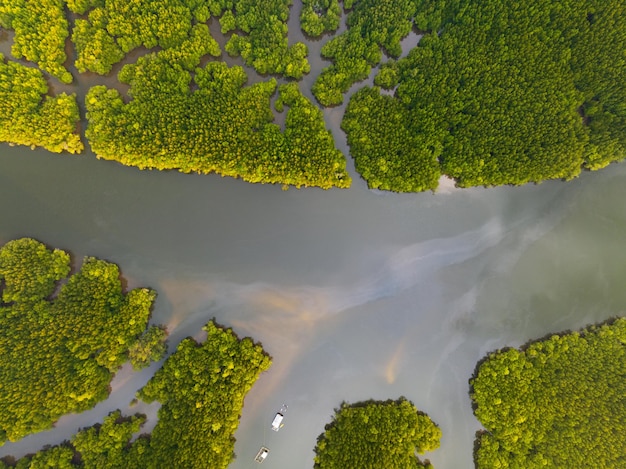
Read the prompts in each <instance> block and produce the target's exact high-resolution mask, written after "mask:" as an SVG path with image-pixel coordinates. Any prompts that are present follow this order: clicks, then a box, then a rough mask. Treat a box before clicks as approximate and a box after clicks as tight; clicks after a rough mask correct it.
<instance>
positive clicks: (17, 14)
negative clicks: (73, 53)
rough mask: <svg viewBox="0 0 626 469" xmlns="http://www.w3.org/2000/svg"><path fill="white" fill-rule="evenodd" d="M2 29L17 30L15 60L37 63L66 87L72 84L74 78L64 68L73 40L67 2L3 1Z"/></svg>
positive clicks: (1, 8) (13, 50)
mask: <svg viewBox="0 0 626 469" xmlns="http://www.w3.org/2000/svg"><path fill="white" fill-rule="evenodd" d="M0 26H2V27H3V28H6V29H13V30H15V38H14V41H13V46H12V47H11V54H12V55H13V57H15V58H16V59H21V58H24V59H26V60H30V61H31V62H35V63H36V64H37V65H38V66H39V67H40V68H41V69H42V70H45V71H46V72H48V73H50V75H52V76H53V77H56V78H58V79H59V80H61V81H62V82H63V83H71V82H72V75H71V74H70V72H68V71H67V69H66V68H65V66H64V65H63V64H64V62H65V60H66V59H67V56H66V55H65V40H66V39H67V37H68V36H69V32H68V22H67V19H66V17H65V2H64V1H63V0H37V1H29V0H3V1H2V2H0Z"/></svg>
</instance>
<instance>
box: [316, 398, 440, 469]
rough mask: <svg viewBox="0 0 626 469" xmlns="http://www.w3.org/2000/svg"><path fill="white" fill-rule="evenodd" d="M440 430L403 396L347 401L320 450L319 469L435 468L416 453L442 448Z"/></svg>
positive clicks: (324, 435) (323, 436)
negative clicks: (353, 402) (395, 398)
mask: <svg viewBox="0 0 626 469" xmlns="http://www.w3.org/2000/svg"><path fill="white" fill-rule="evenodd" d="M440 438H441V430H440V429H439V427H438V426H437V425H436V424H435V423H434V422H433V421H432V420H431V419H430V418H429V417H428V416H427V415H426V414H424V413H422V412H419V411H418V410H417V409H416V408H415V406H414V405H413V404H412V403H411V402H409V401H407V400H406V399H404V398H400V399H398V400H397V401H391V400H389V401H384V402H383V401H366V402H360V403H357V404H346V403H343V404H342V405H341V407H340V408H339V409H336V410H335V415H334V417H333V421H332V422H331V423H330V424H328V425H326V431H325V432H324V433H322V434H321V435H320V436H319V438H318V440H317V446H316V447H315V465H314V468H315V469H335V468H336V469H345V468H347V467H359V468H364V469H365V468H372V469H374V468H382V467H384V468H386V469H408V468H432V465H431V464H430V463H429V462H428V460H426V461H424V462H422V461H420V460H419V459H418V457H417V456H416V455H415V453H416V452H417V453H418V454H422V453H424V452H425V451H432V450H434V449H437V448H438V447H439V440H440Z"/></svg>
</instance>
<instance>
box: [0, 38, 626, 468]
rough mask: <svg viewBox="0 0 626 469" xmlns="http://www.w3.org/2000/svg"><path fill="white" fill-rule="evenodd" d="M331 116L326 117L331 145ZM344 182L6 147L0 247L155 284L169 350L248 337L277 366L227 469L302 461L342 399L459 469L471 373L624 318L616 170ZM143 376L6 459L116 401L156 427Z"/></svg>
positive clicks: (470, 428)
mask: <svg viewBox="0 0 626 469" xmlns="http://www.w3.org/2000/svg"><path fill="white" fill-rule="evenodd" d="M324 40H325V39H323V40H322V41H324ZM81 86H83V85H81ZM342 113H343V111H342V109H341V108H335V109H332V110H327V111H325V115H326V118H327V122H328V123H329V125H332V126H333V131H334V133H335V136H336V138H337V141H338V146H339V148H340V149H342V150H343V151H344V152H345V151H346V150H347V149H346V146H345V137H343V134H342V133H341V131H340V129H339V122H340V119H341V115H342ZM353 176H354V185H353V187H352V188H351V189H349V190H330V191H322V190H318V189H302V190H295V189H290V190H288V191H286V192H285V191H282V190H281V189H280V187H278V186H270V185H251V184H247V183H244V182H242V181H238V180H234V179H229V178H221V177H219V176H215V175H212V176H199V175H184V174H180V173H177V172H156V171H139V170H136V169H133V168H125V167H122V166H121V165H119V164H117V163H112V162H108V161H98V160H96V158H95V157H94V155H92V154H90V153H86V154H84V155H82V156H67V155H50V154H48V153H47V152H45V151H40V150H35V151H31V150H30V149H26V148H18V147H10V146H8V145H0V199H1V200H2V201H3V203H2V211H1V218H0V220H1V222H0V242H2V243H4V242H6V241H8V240H9V239H13V238H16V237H20V236H31V237H34V238H37V239H39V240H41V241H43V242H45V243H47V244H49V245H51V246H54V247H59V248H63V249H67V250H70V251H71V252H72V253H73V254H74V260H75V262H77V263H80V260H81V259H82V257H83V256H85V255H90V256H97V257H100V258H103V259H107V260H110V261H112V262H115V263H117V264H119V265H120V266H121V269H122V271H123V274H124V276H125V277H126V278H127V279H128V283H129V287H131V288H132V287H137V286H150V287H152V288H155V289H156V290H157V291H158V293H159V296H158V298H157V301H156V304H155V309H154V315H153V322H155V323H163V324H166V325H167V326H168V328H169V330H170V332H171V342H172V344H173V345H172V347H171V348H172V349H173V348H174V347H175V344H176V343H178V341H180V340H181V339H182V338H183V337H186V336H194V337H196V338H199V339H201V338H202V337H203V334H202V331H201V327H202V325H203V324H204V323H206V322H207V321H208V320H209V319H211V318H216V319H217V321H218V322H219V323H221V324H224V325H227V326H232V327H233V328H234V329H235V331H236V332H237V333H238V334H240V335H241V336H244V335H250V336H252V337H253V338H254V339H256V340H259V341H261V342H262V343H263V346H264V347H265V349H266V350H267V351H268V352H269V353H270V354H271V355H272V356H273V358H274V364H273V366H272V368H271V369H270V370H269V371H268V372H267V373H265V374H264V375H263V376H262V377H261V379H260V380H259V382H258V383H257V385H256V386H255V387H254V388H253V389H252V391H251V392H250V394H249V395H248V396H247V398H246V402H245V407H244V410H243V414H242V418H241V425H240V428H239V430H238V432H237V435H236V438H237V443H236V453H237V456H238V457H237V460H236V461H235V462H234V463H233V464H232V466H231V467H232V468H233V469H240V468H241V469H243V468H249V467H255V463H254V462H253V461H252V459H253V457H254V455H255V454H256V452H257V450H258V448H259V447H260V446H261V445H262V444H266V445H267V446H268V447H269V448H270V455H269V457H268V459H267V461H266V462H265V463H264V466H263V467H267V468H275V469H299V468H303V469H304V468H311V467H312V465H313V448H314V446H315V442H316V438H317V436H318V435H319V434H320V433H321V432H322V431H323V429H324V425H325V424H326V423H328V422H329V421H330V418H331V415H332V413H333V409H334V408H336V407H338V406H339V405H340V403H341V402H342V401H348V402H356V401H359V400H364V399H369V398H375V399H388V398H392V399H395V398H397V397H399V396H406V397H407V398H408V399H410V400H412V401H413V402H414V403H415V404H416V406H417V407H418V408H419V409H420V410H422V411H424V412H426V413H428V414H429V415H430V416H431V418H432V419H433V420H434V421H435V422H437V423H438V424H439V425H440V426H441V428H442V431H443V439H442V444H441V448H440V449H439V450H437V451H435V452H433V453H431V454H428V455H426V457H428V458H429V459H430V460H431V461H432V462H433V464H434V465H435V467H437V468H438V469H458V468H470V467H472V466H473V464H472V444H473V437H474V433H475V431H476V430H477V429H479V428H480V426H479V424H478V423H477V422H476V420H475V419H474V417H473V416H472V412H471V406H470V401H469V397H468V379H469V378H470V377H471V375H472V373H473V371H474V367H475V364H476V361H477V360H479V359H480V358H481V357H482V356H483V355H484V354H485V353H486V352H488V351H490V350H493V349H495V348H498V347H501V346H504V345H519V344H522V343H524V342H525V341H527V340H529V339H531V338H535V337H540V336H543V335H544V334H546V333H549V332H552V331H558V330H563V329H575V328H578V327H581V326H583V325H585V324H587V323H589V322H595V321H599V320H603V319H605V318H608V317H611V316H614V315H617V314H620V313H621V312H622V311H623V309H624V305H625V304H626V289H624V288H623V285H624V283H625V280H626V275H625V274H624V270H625V269H624V265H626V262H625V261H626V250H624V249H623V246H624V244H625V241H626V240H625V237H626V235H624V233H625V230H624V228H625V227H626V206H625V205H624V203H623V200H624V198H625V196H626V184H625V182H626V165H612V166H611V167H609V168H606V169H605V170H603V171H601V172H596V173H584V174H583V175H582V176H581V177H580V178H579V179H577V180H574V181H571V182H568V183H563V182H560V181H552V182H546V183H543V184H541V185H527V186H523V187H519V188H510V187H501V188H493V189H482V188H476V189H468V190H456V189H454V188H453V187H451V186H450V185H449V184H446V185H444V186H443V187H442V188H440V190H439V192H438V193H437V194H431V193H425V194H412V195H398V194H389V193H382V192H378V191H370V190H367V187H366V185H365V183H364V182H363V181H361V180H360V179H358V177H357V176H356V175H353ZM156 368H157V365H153V366H152V367H151V368H149V369H148V370H145V371H143V372H141V373H133V372H132V371H130V370H129V369H128V368H124V369H123V370H122V371H121V372H120V373H119V374H118V376H117V377H116V379H115V381H114V383H113V394H112V395H111V397H110V399H109V400H107V401H106V402H103V403H101V404H100V405H98V406H97V407H96V408H95V409H93V410H92V411H90V412H85V413H83V414H80V415H78V416H68V417H65V418H63V419H61V421H60V422H59V423H58V425H57V428H55V429H54V430H52V431H49V432H44V433H41V434H38V435H34V436H31V437H29V438H26V439H24V440H22V441H20V442H17V443H14V444H7V445H5V446H4V447H2V448H0V456H2V455H6V454H14V455H16V456H21V455H22V454H25V453H27V452H32V451H36V450H38V449H39V448H40V447H41V446H42V445H45V444H56V443H60V442H61V441H63V440H64V439H66V438H69V437H70V436H71V434H72V433H74V432H75V431H76V430H77V429H78V428H80V427H83V426H87V425H90V424H92V423H95V422H96V421H98V420H100V419H102V417H103V416H105V415H106V414H107V413H108V412H110V411H112V410H115V409H117V408H120V409H122V410H123V411H124V412H137V411H139V412H145V413H147V414H148V415H149V416H150V417H152V418H151V419H150V420H149V423H148V424H147V426H146V429H150V428H151V425H153V424H154V415H155V412H156V409H157V406H145V405H139V406H136V407H134V408H129V407H128V404H129V402H130V401H131V399H132V398H133V397H134V393H135V391H136V390H137V389H138V388H140V387H141V386H142V385H143V384H144V383H145V382H146V381H147V380H148V379H149V377H150V376H151V374H152V373H153V372H154V371H155V370H156ZM283 403H286V404H288V405H289V409H288V411H287V413H286V416H285V427H284V428H283V429H282V430H281V431H280V432H279V433H274V432H272V431H271V430H270V428H269V424H270V422H271V420H272V418H273V415H274V412H276V411H277V410H278V409H279V408H280V406H281V404H283Z"/></svg>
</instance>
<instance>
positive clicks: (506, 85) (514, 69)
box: [344, 0, 626, 191]
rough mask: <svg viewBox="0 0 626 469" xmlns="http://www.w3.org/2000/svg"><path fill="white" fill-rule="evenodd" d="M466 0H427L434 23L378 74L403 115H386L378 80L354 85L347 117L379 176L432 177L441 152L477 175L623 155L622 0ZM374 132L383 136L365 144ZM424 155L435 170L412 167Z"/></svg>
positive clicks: (397, 180) (523, 176) (527, 176)
mask: <svg viewBox="0 0 626 469" xmlns="http://www.w3.org/2000/svg"><path fill="white" fill-rule="evenodd" d="M455 5H456V6H455ZM457 6H458V2H446V3H445V5H444V4H443V2H423V3H422V4H421V6H420V8H419V9H418V10H417V14H416V16H415V21H416V23H417V24H419V25H421V26H420V27H422V28H429V29H431V30H432V31H433V32H431V33H430V34H427V35H426V36H425V37H424V38H423V39H422V40H421V41H420V43H419V45H418V47H416V48H415V49H413V50H412V51H411V52H410V53H409V55H408V57H406V58H404V59H401V60H399V61H397V62H396V61H389V62H388V63H386V64H385V65H384V66H383V67H382V69H381V71H380V73H379V74H378V76H377V77H376V81H375V82H376V84H377V85H378V86H381V87H384V88H387V89H393V90H395V92H394V99H395V100H396V101H397V103H396V105H395V106H394V113H395V114H397V115H398V116H402V118H401V119H400V118H395V119H394V118H392V119H386V118H385V116H386V115H387V114H388V112H389V109H390V107H391V106H389V105H387V106H384V105H380V103H381V102H385V101H384V99H385V98H382V97H380V98H378V97H376V96H375V94H380V90H379V89H377V88H374V92H373V94H372V93H371V92H368V93H366V92H365V91H363V92H362V93H357V94H355V95H354V96H353V97H352V101H353V103H351V105H350V107H349V109H350V112H347V113H346V117H345V119H346V122H345V123H344V128H345V129H346V131H347V133H348V140H349V142H351V143H350V145H351V152H352V154H353V156H354V158H355V160H356V164H357V167H361V168H363V173H364V175H366V176H365V177H369V179H368V181H370V184H371V185H372V186H373V187H384V188H389V189H391V190H396V191H405V190H407V189H410V188H411V187H415V188H419V187H423V188H431V187H429V185H428V184H424V183H423V182H422V181H424V180H426V181H427V180H429V179H430V177H429V175H428V173H429V172H430V171H431V168H432V165H433V164H434V159H437V161H438V163H439V165H440V171H441V173H442V174H445V175H447V176H449V177H451V178H454V179H455V180H456V181H457V184H458V185H459V186H461V187H469V186H480V185H483V186H494V185H502V184H515V185H519V184H525V183H528V182H540V181H543V180H546V179H572V178H574V177H576V176H577V175H578V174H579V173H580V171H581V169H582V168H589V169H598V168H601V167H604V166H606V165H607V164H609V163H610V162H612V161H617V160H621V159H623V158H624V156H626V152H625V149H626V108H625V107H624V105H623V103H624V102H626V84H625V83H624V80H622V79H620V78H619V77H622V76H624V74H625V73H626V60H625V59H624V45H623V44H624V43H625V42H626V15H624V14H623V9H622V7H621V4H620V3H619V1H617V0H611V1H607V2H605V1H596V0H587V1H584V2H579V1H574V0H571V1H566V2H561V1H559V2H557V1H553V0H542V1H540V2H536V1H533V0H524V1H522V2H516V3H515V4H511V3H510V2H502V1H501V0H488V1H485V2H474V3H472V4H471V5H463V7H462V8H460V7H458V8H457ZM372 114H374V116H372ZM397 127H401V129H400V130H398V129H397ZM370 132H373V133H375V134H377V135H383V138H380V139H376V140H372V141H367V145H364V144H362V141H363V140H367V135H368V133H370ZM399 134H400V135H402V134H407V135H411V136H413V139H415V140H417V144H418V146H417V148H416V149H414V150H413V151H406V150H402V149H400V148H399V145H398V143H397V142H396V141H397V135H399ZM385 135H386V136H387V137H384V136H385ZM416 159H418V160H419V162H415V160H416ZM416 165H417V166H418V167H422V168H427V169H426V171H427V174H423V173H421V172H414V171H408V172H406V173H403V169H404V168H407V167H408V168H413V167H415V166H416ZM380 167H383V168H385V169H386V171H381V170H380V169H379V168H380ZM369 174H372V175H373V176H367V175H369ZM406 179H409V180H412V181H413V182H410V183H407V182H406V181H405V180H406Z"/></svg>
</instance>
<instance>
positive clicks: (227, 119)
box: [86, 51, 350, 188]
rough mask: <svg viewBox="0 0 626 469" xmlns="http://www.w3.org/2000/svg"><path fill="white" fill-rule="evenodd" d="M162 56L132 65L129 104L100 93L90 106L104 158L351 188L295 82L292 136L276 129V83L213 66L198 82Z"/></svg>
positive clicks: (126, 78) (198, 74) (199, 73)
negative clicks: (193, 85) (251, 82)
mask: <svg viewBox="0 0 626 469" xmlns="http://www.w3.org/2000/svg"><path fill="white" fill-rule="evenodd" d="M164 53H168V51H163V52H161V53H159V54H157V55H154V54H153V55H148V56H144V57H142V58H140V59H139V60H138V61H137V64H134V65H126V66H125V67H124V68H123V69H122V71H121V72H120V74H119V79H120V80H121V81H122V82H125V83H129V84H130V85H131V89H130V91H129V94H130V95H131V96H132V98H133V99H132V100H131V101H130V102H129V103H128V104H125V103H124V102H123V100H122V98H121V96H120V95H119V93H118V92H117V91H116V90H112V89H107V88H105V87H103V86H96V87H93V88H92V89H91V90H90V91H89V93H88V94H87V98H86V105H87V118H88V120H89V126H88V128H87V131H86V136H87V138H88V139H89V141H90V143H91V146H92V148H93V150H94V151H95V152H96V154H97V155H98V156H99V157H102V158H106V159H113V160H117V161H120V162H121V163H123V164H126V165H132V166H138V167H140V168H157V169H178V170H180V171H183V172H201V173H210V172H217V173H220V174H222V175H225V176H235V177H241V178H243V179H245V180H246V181H250V182H266V183H281V184H292V185H295V186H298V187H299V186H318V187H323V188H329V187H332V186H337V187H347V186H349V185H350V177H349V176H348V174H347V172H346V169H345V164H346V163H345V158H344V157H343V155H342V154H341V153H340V152H338V151H337V150H336V149H335V147H334V142H333V138H332V135H331V133H330V132H329V131H328V130H326V128H325V125H324V121H323V116H322V114H321V112H320V111H319V109H316V108H315V107H314V106H313V104H312V103H311V102H310V101H309V100H307V99H306V98H305V97H304V96H303V95H302V94H301V93H300V91H299V89H298V87H297V85H295V84H292V85H289V86H287V87H285V88H283V89H282V90H283V91H282V93H283V94H284V93H285V92H287V95H286V97H285V98H284V99H283V101H282V102H284V103H285V104H287V105H288V106H290V109H289V112H288V114H287V123H286V128H285V131H284V132H281V129H280V127H279V126H277V125H275V124H272V123H271V121H272V119H273V115H272V113H271V111H270V107H269V99H270V96H271V95H272V94H273V93H274V91H275V88H276V82H275V80H270V81H267V82H261V83H256V84H254V85H252V86H244V84H245V82H246V80H247V76H246V74H245V72H244V71H243V69H242V68H241V67H233V68H229V67H227V66H226V64H224V63H220V62H209V63H208V64H207V65H206V67H205V68H202V69H197V70H196V71H195V76H194V81H195V83H196V84H197V86H198V89H197V90H196V91H193V92H191V91H190V83H191V79H192V78H191V75H190V73H189V72H188V71H186V70H185V69H184V68H183V67H182V66H180V65H179V64H176V63H172V62H170V61H169V60H166V59H165V58H164V56H163V54H164Z"/></svg>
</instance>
